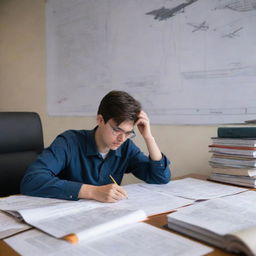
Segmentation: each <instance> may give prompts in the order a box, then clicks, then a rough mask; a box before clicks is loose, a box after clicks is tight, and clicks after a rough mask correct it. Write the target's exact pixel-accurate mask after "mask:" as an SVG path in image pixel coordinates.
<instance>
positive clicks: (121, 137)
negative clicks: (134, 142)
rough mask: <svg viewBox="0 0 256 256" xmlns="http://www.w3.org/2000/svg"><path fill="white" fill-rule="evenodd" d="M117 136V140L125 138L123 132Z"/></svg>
mask: <svg viewBox="0 0 256 256" xmlns="http://www.w3.org/2000/svg"><path fill="white" fill-rule="evenodd" d="M117 138H118V141H124V140H126V136H125V133H121V134H119V135H118V137H117Z"/></svg>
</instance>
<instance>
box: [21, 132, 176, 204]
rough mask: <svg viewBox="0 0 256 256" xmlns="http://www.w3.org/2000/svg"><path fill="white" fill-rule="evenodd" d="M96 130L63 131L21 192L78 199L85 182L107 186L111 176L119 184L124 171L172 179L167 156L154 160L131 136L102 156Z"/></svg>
mask: <svg viewBox="0 0 256 256" xmlns="http://www.w3.org/2000/svg"><path fill="white" fill-rule="evenodd" d="M96 129H97V127H96V128H95V129H94V130H80V131H75V130H68V131H66V132H64V133H62V134H60V135H59V136H58V137H57V138H56V139H55V140H54V141H53V143H52V144H51V145H50V147H48V148H46V149H45V150H44V151H43V152H42V154H41V155H40V156H39V157H38V158H37V160H36V161H35V162H34V163H33V164H32V165H31V166H30V167H29V168H28V170H27V172H26V174H25V176H24V177H23V180H22V182H21V193H22V194H26V195H31V196H40V197H53V198H60V199H69V200H77V199H78V193H79V191H80V188H81V186H82V184H91V185H97V186H100V185H106V184H109V183H112V181H111V179H110V175H112V176H113V177H114V179H115V180H116V181H117V183H119V184H120V183H121V181H122V178H123V176H124V174H125V173H133V174H134V175H135V176H136V177H137V178H139V179H141V180H144V181H145V182H147V183H157V184H160V183H167V182H168V181H169V180H170V176H171V175H170V169H169V163H170V162H169V160H168V159H167V158H166V156H164V155H163V157H162V159H161V160H160V161H152V160H151V159H150V158H149V157H148V156H146V155H145V154H144V153H143V152H141V151H140V149H139V148H138V147H137V146H136V145H135V144H134V143H133V142H132V140H130V139H128V140H126V141H125V142H124V143H123V144H122V145H121V146H120V147H119V148H118V149H117V150H110V151H109V153H108V155H107V157H106V158H105V159H103V158H102V156H101V155H100V154H99V152H98V149H97V146H96V142H95V131H96Z"/></svg>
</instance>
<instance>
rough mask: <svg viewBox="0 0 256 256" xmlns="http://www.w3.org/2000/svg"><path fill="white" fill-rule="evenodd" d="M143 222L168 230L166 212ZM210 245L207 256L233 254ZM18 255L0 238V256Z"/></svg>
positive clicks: (199, 176) (194, 176) (203, 177)
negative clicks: (210, 249) (209, 251)
mask: <svg viewBox="0 0 256 256" xmlns="http://www.w3.org/2000/svg"><path fill="white" fill-rule="evenodd" d="M184 177H193V178H199V179H206V178H207V177H206V176H202V175H196V174H191V175H186V176H183V177H180V178H184ZM145 222H146V223H148V224H151V225H153V226H155V227H159V228H163V229H165V230H168V229H166V228H164V226H165V225H166V224H167V214H166V213H163V214H158V215H154V216H151V217H149V219H148V220H147V221H145ZM168 232H173V233H175V232H174V231H171V230H168ZM192 240H194V239H192ZM194 241H195V240H194ZM197 242H199V241H197ZM202 244H203V243H202ZM208 246H209V245H208ZM210 247H212V248H214V251H213V252H212V253H210V254H208V256H228V255H234V254H231V253H227V252H224V251H223V250H221V249H218V248H215V247H213V246H210ZM18 255H19V254H18V253H16V252H15V251H14V250H13V249H12V248H10V247H9V246H8V245H7V244H6V243H5V242H4V241H3V240H0V256H18Z"/></svg>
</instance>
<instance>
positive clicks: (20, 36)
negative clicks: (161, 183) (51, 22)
mask: <svg viewBox="0 0 256 256" xmlns="http://www.w3.org/2000/svg"><path fill="white" fill-rule="evenodd" d="M44 11H45V1H44V0H0V111H35V112H38V113H39V114H40V116H41V119H42V123H43V131H44V140H45V146H48V145H49V144H50V142H51V141H52V140H53V139H54V138H55V137H56V135H57V134H58V133H60V132H62V131H64V130H66V129H70V128H72V129H91V128H93V127H94V125H95V120H94V118H87V117H49V116H48V115H47V105H46V44H45V13H44ZM95 111H96V110H95ZM152 131H153V134H154V136H155V138H156V140H157V141H158V144H159V146H160V148H161V150H162V151H163V152H164V153H165V154H166V155H167V156H168V157H169V158H170V159H171V160H172V171H173V176H180V175H184V174H188V173H191V172H193V173H200V174H209V172H210V168H209V166H208V159H209V157H210V154H209V153H208V148H207V146H208V144H209V143H210V137H212V136H216V127H215V126H167V125H166V126H162V125H161V126H152ZM135 141H136V143H137V144H138V146H140V147H141V148H142V149H143V150H145V146H144V143H143V141H142V139H141V138H136V140H135ZM131 181H135V179H133V178H132V177H127V178H126V179H125V183H127V182H131Z"/></svg>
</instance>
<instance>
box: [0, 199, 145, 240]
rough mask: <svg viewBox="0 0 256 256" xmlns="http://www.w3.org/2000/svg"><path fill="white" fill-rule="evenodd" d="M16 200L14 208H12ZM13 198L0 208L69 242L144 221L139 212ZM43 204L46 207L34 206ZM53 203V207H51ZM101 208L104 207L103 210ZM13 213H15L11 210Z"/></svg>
mask: <svg viewBox="0 0 256 256" xmlns="http://www.w3.org/2000/svg"><path fill="white" fill-rule="evenodd" d="M15 198H16V200H17V202H18V203H17V204H15V203H14V202H15ZM9 199H10V201H12V204H10V202H9ZM41 199H42V198H36V197H26V196H20V197H19V196H16V197H9V198H5V199H2V200H0V208H1V209H2V210H5V211H7V212H9V213H11V214H14V215H15V216H17V215H19V216H20V217H22V218H23V219H24V220H25V222H26V223H29V224H30V225H32V226H34V227H36V228H38V229H40V230H42V231H44V232H46V233H48V234H50V235H52V236H54V237H56V238H65V239H67V240H68V241H70V242H78V241H79V240H83V239H90V238H92V237H93V236H98V235H99V234H101V233H104V232H108V231H110V230H112V229H115V228H119V227H121V226H126V225H128V224H132V223H136V222H138V221H142V220H145V219H146V214H145V212H144V211H142V210H131V209H127V208H122V207H120V208H113V207H111V204H102V203H98V202H95V201H91V200H88V202H87V201H84V200H81V201H77V202H74V201H72V202H70V201H64V202H61V201H63V200H60V201H58V200H57V201H56V200H54V199H49V203H47V199H45V198H44V200H41ZM37 200H39V201H45V204H41V203H38V202H36V201H37ZM54 201H56V203H53V202H54ZM103 205H104V207H103ZM13 209H15V210H13Z"/></svg>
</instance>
